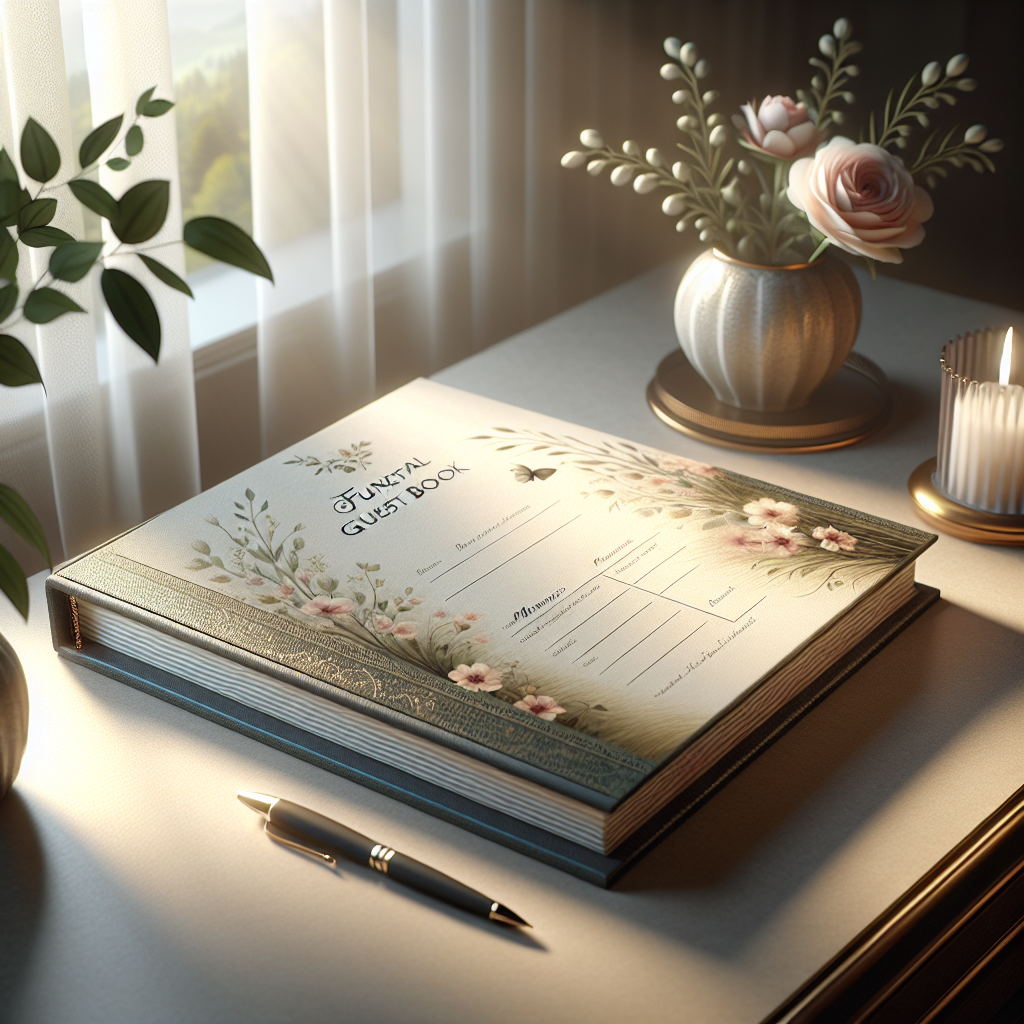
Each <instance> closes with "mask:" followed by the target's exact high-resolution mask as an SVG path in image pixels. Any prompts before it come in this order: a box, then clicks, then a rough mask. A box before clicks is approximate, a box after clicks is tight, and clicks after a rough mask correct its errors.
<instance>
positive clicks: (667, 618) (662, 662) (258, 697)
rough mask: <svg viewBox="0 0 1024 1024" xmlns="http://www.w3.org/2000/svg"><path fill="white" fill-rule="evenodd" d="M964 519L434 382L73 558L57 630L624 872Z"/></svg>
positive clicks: (98, 660) (420, 790)
mask: <svg viewBox="0 0 1024 1024" xmlns="http://www.w3.org/2000/svg"><path fill="white" fill-rule="evenodd" d="M934 539H935V538H934V537H933V536H932V535H930V534H926V533H922V532H921V531H919V530H916V529H913V528H910V527H907V526H901V525H899V524H897V523H892V522H887V521H884V520H881V519H878V518H876V517H874V516H871V515H868V514H866V513H862V512H856V511H853V510H850V509H847V508H842V507H840V506H837V505H832V504H829V503H827V502H824V501H820V500H818V499H815V498H810V497H807V496H805V495H801V494H796V493H793V492H790V491H787V490H786V489H784V488H781V487H777V486H774V485H772V484H768V483H763V482H761V481H758V480H754V479H750V478H748V477H745V476H740V475H738V474H735V473H732V472H729V471H728V470H724V469H719V468H716V467H714V466H710V465H706V464H705V463H702V462H697V461H694V460H692V459H688V458H684V457H682V456H679V455H672V454H669V453H667V452H659V451H654V450H651V449H647V448H644V447H642V446H640V445H636V444H631V443H629V442H627V441H623V440H620V439H618V438H614V437H610V436H607V435H604V434H601V433H598V432H596V431H592V430H588V429H585V428H582V427H577V426H573V425H571V424H568V423H564V422H561V421H559V420H555V419H552V418H550V417H546V416H542V415H539V414H536V413H530V412H526V411H524V410H521V409H517V408H514V407H511V406H508V405H504V404H501V403H499V402H493V401H490V400H487V399H483V398H478V397H475V396H472V395H469V394H466V393H464V392H461V391H457V390H455V389H452V388H448V387H445V386H443V385H439V384H434V383H432V382H429V381H425V380H418V381H414V382H413V383H411V384H409V385H407V386H405V387H403V388H401V389H399V390H398V391H396V392H394V393H392V394H391V395H388V396H387V397H386V398H382V399H380V400H379V401H377V402H375V403H373V404H372V405H370V406H367V407H366V408H365V409H362V410H360V411H359V412H357V413H354V414H353V415H352V416H349V417H347V418H346V419H343V420H341V421H339V422H338V423H336V424H334V425H333V426H331V427H328V428H327V429H325V430H323V431H321V432H320V433H318V434H315V435H314V436H313V437H311V438H309V439H308V440H307V441H305V442H303V443H302V444H300V445H297V446H295V447H294V449H291V450H289V451H287V452H284V453H281V454H280V455H277V456H275V457H272V458H270V459H267V460H266V461H265V462H263V463H260V464H259V465H257V466H255V467H253V468H252V469H250V470H247V471H246V472H244V473H242V474H239V475H238V476H236V477H234V478H233V479H231V480H228V481H226V482H225V483H223V484H220V485H218V486H217V487H214V488H212V489H211V490H209V491H207V492H205V493H204V494H201V495H199V496H198V497H196V498H193V499H192V500H190V501H187V502H185V503H184V504H182V505H180V506H178V507H177V508H174V509H172V510H170V511H169V512H166V513H164V514H163V515H160V516H157V517H156V518H155V519H153V520H150V521H149V522H147V523H144V524H143V525H142V526H140V527H138V528H136V529H134V530H131V531H129V532H128V533H126V534H123V535H122V536H120V537H118V538H116V539H115V540H113V541H111V542H109V543H108V544H105V545H103V546H102V547H99V548H97V549H95V550H93V551H91V552H89V553H88V554H86V555H84V556H82V557H80V558H77V559H75V560H73V561H71V562H69V563H67V564H65V565H64V566H62V567H61V568H60V569H59V570H58V571H57V572H56V573H55V574H54V575H53V576H51V577H50V579H49V581H48V583H47V591H48V600H49V604H50V618H51V627H52V631H53V640H54V645H55V647H56V648H57V649H58V650H59V651H60V653H61V654H62V655H64V656H65V657H68V658H71V659H72V660H75V661H78V662H81V663H84V664H88V665H89V666H91V667H93V668H96V669H98V670H99V671H102V672H105V673H107V674H108V675H111V676H113V677H115V678H117V679H120V680H122V681H124V682H126V683H129V684H131V685H133V686H137V687H140V688H142V689H145V690H147V691H149V692H151V693H154V694H156V695H157V696H160V697H162V698H164V699H166V700H170V701H172V702H174V703H176V704H178V705H180V706H182V707H185V708H188V709H189V710H192V711H195V712H197V713H199V714H201V715H204V716H206V717H208V718H211V719H213V720H215V721H218V722H220V723H222V724H224V725H227V726H229V727H231V728H234V729H236V730H239V731H241V732H244V733H246V734H248V735H251V736H254V737H256V738H258V739H260V740H262V741H263V742H266V743H270V744H272V745H274V746H276V747H279V748H280V749H283V750H287V751H289V752H291V753H293V754H295V755H297V756H299V757H302V758H304V759H306V760H308V761H311V762H313V763H315V764H318V765H321V766H323V767H325V768H327V769H329V770H331V771H334V772H336V773H338V774H340V775H343V776H347V777H349V778H352V779H355V780H357V781H359V782H362V783H363V784H366V785H369V786H371V787H373V788H375V789H378V790H380V791H382V792H385V793H388V794H390V795H392V796H395V797H397V798H399V799H402V800H405V801H406V802H408V803H411V804H413V805H415V806H417V807H421V808H423V809H425V810H427V811H429V812H430V813H433V814H437V815H439V816H441V817H443V818H445V819H447V820H449V821H453V822H456V823H457V824H460V825H462V826H464V827H466V828H469V829H472V830H473V831H475V832H478V833H480V834H482V835H485V836H488V837H490V838H492V839H495V840H497V841H499V842H503V843H505V844H506V845H509V846H511V847H513V848H515V849H518V850H520V851H522V852H524V853H527V854H529V855H531V856H534V857H537V858H538V859H540V860H543V861H546V862H547V863H550V864H553V865H555V866H557V867H560V868H563V869H565V870H568V871H571V872H573V873H574V874H577V875H579V876H580V877H583V878H586V879H588V880H590V881H593V882H596V883H598V884H603V885H607V884H609V883H610V882H611V881H612V880H613V879H614V877H615V876H616V875H617V874H618V873H619V872H621V871H622V870H623V869H624V868H625V867H626V866H627V865H628V864H629V863H631V862H632V861H633V860H635V859H636V857H638V856H639V855H640V854H641V853H642V852H643V851H644V850H645V849H646V848H647V847H649V846H650V844H651V843H653V842H655V841H656V840H657V839H658V838H659V837H660V836H661V835H663V834H664V833H665V831H666V830H667V829H668V828H669V827H670V826H671V824H673V823H674V822H675V821H677V820H679V819H680V818H681V817H683V816H684V815H686V814H687V813H689V812H690V811H692V810H693V809H694V808H695V807H697V806H699V804H700V803H701V802H702V801H703V800H705V799H707V798H708V796H709V795H710V794H712V793H713V792H714V791H715V789H716V788H717V787H718V786H720V785H722V784H723V783H724V782H725V781H726V780H727V779H728V778H729V777H730V776H731V775H732V774H733V773H734V772H735V771H736V770H737V769H738V768H740V767H741V766H742V765H743V764H744V763H746V762H747V761H748V760H749V759H750V758H752V757H753V756H755V755H756V753H757V752H758V751H759V750H761V749H763V748H764V747H765V746H766V745H767V744H768V743H770V742H771V741H772V740H773V739H774V738H775V737H776V736H778V735H779V734H780V733H781V732H782V731H783V730H784V729H786V728H787V727H788V726H789V725H790V724H791V723H792V722H793V721H795V720H796V719H797V718H798V717H799V716H800V715H801V714H803V713H804V712H805V711H806V710H807V709H808V708H810V707H811V706H813V704H814V703H815V702H816V701H818V700H820V699H821V698H822V697H823V696H824V695H826V694H827V693H828V692H829V691H830V690H831V689H832V688H834V687H835V686H837V685H838V684H839V683H840V682H842V680H843V679H845V678H846V677H847V676H848V675H849V674H850V673H851V672H852V671H854V670H855V668H856V667H857V666H858V665H859V664H860V663H861V662H863V660H864V659H865V658H867V657H870V655H871V654H872V653H873V652H874V651H875V650H877V649H878V647H880V646H881V645H882V644H884V643H885V642H886V641H887V640H888V639H889V637H891V636H892V635H894V633H895V632H896V631H898V630H899V629H900V628H902V627H903V626H904V625H906V623H907V622H909V621H910V620H911V619H912V618H913V617H914V616H916V615H917V614H919V613H920V611H922V610H923V609H924V607H926V606H927V605H928V604H929V603H930V602H931V601H932V600H934V599H935V597H936V596H937V595H936V592H935V591H934V590H931V589H930V588H926V587H922V586H920V585H918V584H915V582H914V562H915V559H916V558H917V556H918V555H919V554H920V553H921V552H922V551H923V550H924V549H925V548H926V547H927V546H928V545H929V544H930V543H931V542H932V541H933V540H934Z"/></svg>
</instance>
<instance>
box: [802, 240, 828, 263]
mask: <svg viewBox="0 0 1024 1024" xmlns="http://www.w3.org/2000/svg"><path fill="white" fill-rule="evenodd" d="M831 244H832V239H831V238H823V239H822V240H821V241H820V242H819V243H818V248H817V249H815V250H814V252H812V253H811V258H810V259H809V260H808V261H807V262H808V263H813V262H814V261H815V260H816V259H817V258H818V257H819V256H820V255H821V254H822V253H823V252H824V251H825V250H826V249H827V248H828V247H829V246H830V245H831Z"/></svg>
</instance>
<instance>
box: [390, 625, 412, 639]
mask: <svg viewBox="0 0 1024 1024" xmlns="http://www.w3.org/2000/svg"><path fill="white" fill-rule="evenodd" d="M391 634H392V636H397V637H398V639H399V640H415V639H416V627H415V626H414V625H413V624H412V623H411V622H399V623H398V625H397V626H395V628H394V629H393V630H391Z"/></svg>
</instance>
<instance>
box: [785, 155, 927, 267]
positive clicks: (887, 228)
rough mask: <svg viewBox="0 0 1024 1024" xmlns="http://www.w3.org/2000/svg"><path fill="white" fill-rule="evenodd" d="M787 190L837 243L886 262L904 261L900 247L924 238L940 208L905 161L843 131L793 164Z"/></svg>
mask: <svg viewBox="0 0 1024 1024" xmlns="http://www.w3.org/2000/svg"><path fill="white" fill-rule="evenodd" d="M786 194H787V196H788V197H789V201H790V202H791V203H792V204H793V205H794V206H795V207H796V208H797V209H799V210H803V211H804V213H806V214H807V219H808V220H809V221H810V222H811V224H813V225H814V226H815V227H816V228H817V229H818V230H819V231H820V232H821V233H822V234H823V235H825V237H826V238H828V239H829V241H830V242H832V243H833V244H834V245H838V246H839V248H840V249H845V250H846V251H847V252H852V253H855V254H857V255H860V256H868V257H870V258H871V259H874V260H881V261H882V262H883V263H902V262H903V254H902V253H901V252H899V250H900V249H909V248H911V247H913V246H915V245H920V244H921V242H922V241H923V239H924V228H923V227H921V224H922V222H924V221H926V220H927V219H928V218H929V217H930V216H931V215H932V213H934V211H935V207H934V206H933V204H932V199H931V196H929V195H928V193H927V192H925V190H924V189H923V188H919V187H918V186H917V185H915V184H914V179H913V178H911V176H910V174H909V172H908V171H907V169H906V168H905V167H904V166H903V163H902V161H900V160H898V159H897V158H896V157H894V156H892V155H891V154H890V153H888V152H887V151H886V150H884V149H882V148H881V147H880V146H872V145H871V144H870V143H868V142H862V143H859V144H858V143H855V142H852V141H851V140H850V139H845V138H843V137H842V136H837V137H836V138H834V139H832V140H831V141H830V142H829V144H828V145H827V146H824V147H823V148H822V149H819V150H818V152H817V153H815V154H814V157H813V158H811V157H807V158H805V159H803V160H797V161H796V163H794V164H793V166H792V167H790V169H789V189H788V191H787V193H786Z"/></svg>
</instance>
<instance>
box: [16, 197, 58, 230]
mask: <svg viewBox="0 0 1024 1024" xmlns="http://www.w3.org/2000/svg"><path fill="white" fill-rule="evenodd" d="M56 212H57V200H56V199H33V200H32V202H31V203H28V204H27V205H26V206H23V207H22V208H21V209H20V210H19V211H18V232H19V233H21V232H22V231H28V229H29V228H41V227H44V226H45V225H46V224H49V223H50V221H51V220H53V215H54V214H55V213H56Z"/></svg>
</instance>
